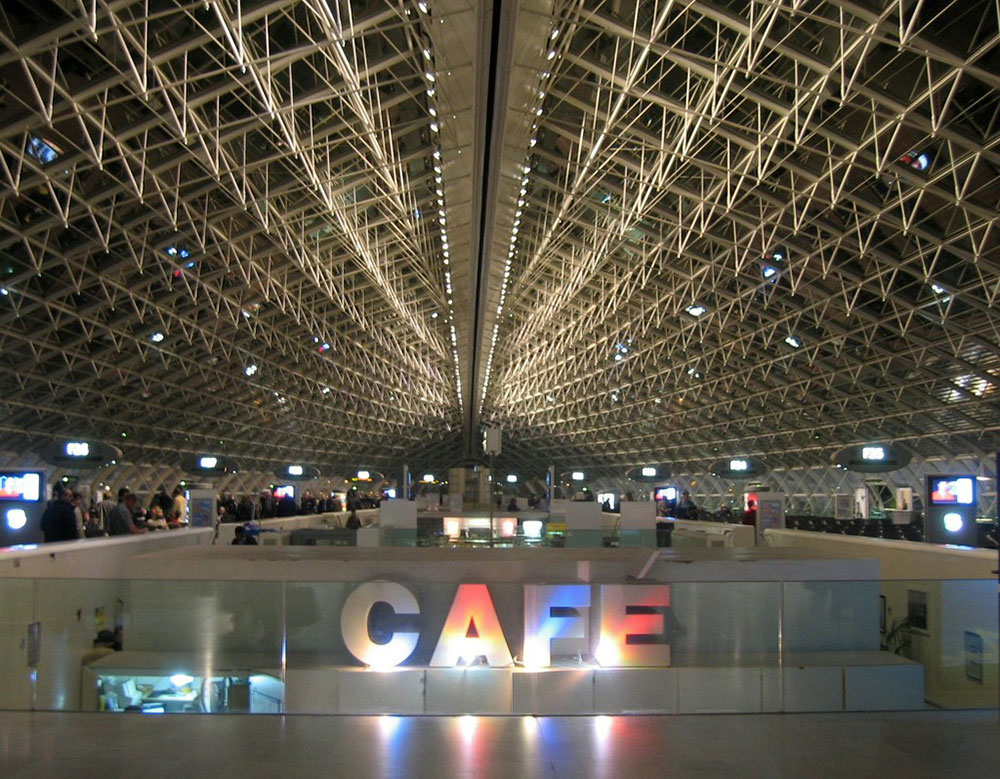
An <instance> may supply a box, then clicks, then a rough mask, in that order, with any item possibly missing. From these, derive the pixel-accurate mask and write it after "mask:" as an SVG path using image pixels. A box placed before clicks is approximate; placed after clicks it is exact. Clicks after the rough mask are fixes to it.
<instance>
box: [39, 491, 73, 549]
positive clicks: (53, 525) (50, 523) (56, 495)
mask: <svg viewBox="0 0 1000 779" xmlns="http://www.w3.org/2000/svg"><path fill="white" fill-rule="evenodd" d="M52 494H53V498H52V500H51V501H49V505H48V506H46V508H45V513H44V514H42V521H41V527H42V533H43V534H44V536H45V543H47V544H48V543H51V542H53V541H74V540H76V539H77V538H79V537H80V534H79V532H78V531H77V527H76V507H75V506H74V505H73V493H72V492H70V491H68V490H67V489H66V487H64V486H63V484H62V482H56V486H55V487H53V489H52Z"/></svg>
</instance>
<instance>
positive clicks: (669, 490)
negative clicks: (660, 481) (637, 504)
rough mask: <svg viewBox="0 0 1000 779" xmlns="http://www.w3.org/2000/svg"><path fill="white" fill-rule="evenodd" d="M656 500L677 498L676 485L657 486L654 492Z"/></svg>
mask: <svg viewBox="0 0 1000 779" xmlns="http://www.w3.org/2000/svg"><path fill="white" fill-rule="evenodd" d="M653 496H654V497H655V499H656V500H658V501H659V500H677V488H676V487H657V488H656V491H655V492H654V493H653Z"/></svg>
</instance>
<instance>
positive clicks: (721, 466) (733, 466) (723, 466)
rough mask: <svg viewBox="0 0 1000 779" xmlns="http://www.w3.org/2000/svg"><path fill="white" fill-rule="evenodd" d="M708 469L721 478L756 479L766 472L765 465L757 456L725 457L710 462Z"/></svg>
mask: <svg viewBox="0 0 1000 779" xmlns="http://www.w3.org/2000/svg"><path fill="white" fill-rule="evenodd" d="M710 470H711V472H712V474H714V475H715V476H718V477H719V478H722V479H756V478H758V477H760V476H763V475H764V474H765V473H767V465H766V464H765V463H764V461H763V460H761V459H759V458H757V457H742V456H740V457H725V458H723V459H722V460H716V461H715V462H714V463H712V467H711V469H710Z"/></svg>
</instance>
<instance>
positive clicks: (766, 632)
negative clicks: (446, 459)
mask: <svg viewBox="0 0 1000 779" xmlns="http://www.w3.org/2000/svg"><path fill="white" fill-rule="evenodd" d="M531 586H532V585H525V584H521V583H510V582H507V583H498V584H489V585H488V586H487V589H486V592H487V593H488V597H483V596H482V593H481V592H479V594H477V595H475V598H473V599H472V600H467V601H463V600H462V599H461V598H459V597H457V596H458V592H459V585H458V584H456V583H451V582H433V581H408V582H405V583H400V584H396V585H393V587H397V588H399V590H394V591H395V592H398V591H405V592H406V593H408V596H407V597H409V598H411V599H412V600H409V601H407V603H410V604H415V605H410V606H406V605H400V603H398V602H397V603H396V605H395V606H393V605H392V604H391V603H390V602H389V601H391V598H390V597H389V596H388V595H384V594H383V595H379V596H378V597H376V598H375V599H374V600H372V602H371V603H369V604H367V605H366V606H365V608H364V609H362V611H361V612H360V613H361V614H362V617H361V618H357V619H355V618H354V617H345V616H344V615H345V613H347V611H348V610H347V609H346V607H347V605H348V599H349V597H350V596H351V595H352V593H354V592H355V591H356V590H357V589H358V587H359V583H357V582H316V581H307V582H302V581H300V582H293V581H287V582H281V581H278V582H270V581H159V580H155V581H146V580H94V579H87V580H68V579H58V580H57V579H0V668H2V669H3V672H2V673H0V708H3V709H21V710H28V709H40V710H63V711H66V710H106V711H140V712H146V713H185V712H200V713H201V712H207V713H213V712H246V713H279V712H290V711H311V712H326V713H338V712H343V711H344V710H345V709H344V708H343V705H342V703H343V700H344V699H345V696H346V695H347V693H346V692H345V690H347V689H348V687H349V686H350V685H355V686H356V685H357V684H358V682H357V679H358V678H360V677H350V678H348V677H345V676H344V674H351V673H354V672H357V671H363V670H365V668H366V666H365V664H364V663H363V662H361V661H359V660H358V659H357V656H356V655H357V651H356V650H354V651H352V649H351V648H350V647H349V642H348V641H347V640H346V639H345V632H346V631H348V630H349V629H351V628H349V627H346V625H347V622H348V621H350V620H351V619H354V621H355V622H357V624H358V625H360V627H357V625H356V626H355V629H356V630H360V631H362V632H361V633H360V634H359V635H361V640H362V641H364V642H368V643H369V644H370V645H371V646H374V647H382V646H386V645H388V644H389V643H390V642H391V641H392V640H393V637H394V636H398V635H406V634H410V635H412V636H413V637H414V638H413V646H412V647H410V648H409V649H408V651H407V653H406V656H405V658H403V659H402V660H401V661H399V662H398V664H394V668H393V670H395V671H400V672H406V671H411V672H413V673H417V674H418V675H420V679H419V683H418V682H416V681H413V682H412V684H413V685H415V686H414V687H413V688H412V690H411V693H412V695H416V696H418V698H417V699H416V700H425V699H427V696H428V695H430V694H431V693H430V692H429V691H430V690H431V687H429V686H427V685H431V684H432V681H431V680H432V676H433V674H435V673H441V671H438V670H437V669H436V668H432V665H435V664H436V662H435V660H434V658H435V653H436V652H437V651H438V649H439V647H440V646H441V643H442V642H443V641H445V640H446V638H447V641H458V642H460V643H461V642H466V643H468V644H469V646H479V644H476V643H475V641H476V640H486V637H487V636H490V635H494V634H495V635H499V636H500V639H499V641H500V642H501V643H502V644H503V645H504V647H506V649H507V650H508V651H509V653H510V657H511V659H512V660H513V666H512V668H513V674H514V675H515V676H517V675H518V674H525V673H528V672H529V670H530V671H532V672H534V671H538V672H539V673H543V672H544V673H548V672H551V671H578V672H586V673H592V674H594V676H593V678H592V681H591V682H589V683H590V684H591V686H592V687H593V689H595V690H598V689H601V685H605V686H606V685H607V684H608V683H609V682H608V681H607V680H609V679H615V680H617V681H615V682H614V684H616V685H617V684H621V685H624V686H623V687H622V689H623V690H627V689H629V685H630V684H634V682H631V681H629V680H630V679H639V678H640V677H641V678H643V679H644V680H645V681H643V682H642V684H643V685H647V684H651V685H654V686H655V685H660V684H662V685H665V686H664V687H663V690H664V692H663V695H664V696H667V697H669V696H671V695H673V696H674V697H675V699H677V700H683V695H684V690H686V689H688V687H685V685H690V684H693V682H692V681H691V680H692V679H696V678H699V679H700V678H702V677H699V676H698V674H702V675H705V674H707V675H705V676H704V679H703V680H702V682H699V684H704V685H707V686H708V687H713V686H714V689H715V690H716V691H717V690H720V689H721V690H726V689H729V688H728V687H727V685H737V686H738V685H745V684H748V683H749V684H752V685H754V686H753V690H756V691H757V692H754V693H753V695H756V696H757V698H756V699H757V700H758V704H759V705H761V706H763V708H758V709H757V710H775V711H780V710H785V711H793V710H794V711H804V710H817V711H825V710H843V707H844V706H845V701H846V705H847V707H848V710H858V709H872V708H879V707H880V706H884V707H888V708H922V707H924V706H934V707H943V708H981V707H993V706H995V705H996V700H997V694H998V679H997V642H998V627H997V596H996V584H995V582H993V581H990V580H958V581H937V580H918V581H885V582H878V581H809V582H803V581H784V582H781V581H777V582H775V581H770V582H707V581H706V582H675V583H671V584H669V585H662V584H658V583H649V582H645V581H644V582H641V583H627V584H620V585H607V586H604V585H600V584H582V583H580V582H572V583H566V584H560V585H551V584H550V585H547V587H549V589H546V590H544V596H545V597H546V598H554V600H550V601H545V603H544V604H543V606H544V608H543V609H542V610H541V611H538V609H537V608H536V606H537V603H536V601H537V599H538V598H539V597H541V595H539V594H538V593H540V592H542V590H538V591H533V590H530V587H531ZM553 587H554V588H555V589H553ZM607 587H619V588H623V590H622V592H621V593H619V594H614V593H612V594H614V597H612V596H611V594H609V593H610V591H609V590H608V589H607ZM664 587H666V588H667V589H666V590H664V589H662V588H664ZM634 588H640V589H634ZM657 588H660V589H657ZM556 591H558V594H557V595H553V594H552V593H553V592H556ZM650 593H652V596H655V597H653V600H649V596H650ZM470 597H471V596H470ZM379 598H382V599H383V600H379ZM386 598H388V600H384V599H386ZM477 598H478V600H477ZM559 598H563V600H559ZM657 598H659V599H658V600H657ZM470 604H472V605H470ZM529 604H534V605H529ZM609 604H617V605H615V606H614V608H618V609H619V611H620V612H621V613H620V614H619V615H618V616H617V617H615V619H614V620H611V621H609V618H608V617H607V612H608V611H609V610H611V609H612V608H613V607H612V606H611V605H609ZM622 604H624V606H623V605H622ZM456 609H457V611H456ZM462 609H471V610H470V611H468V613H467V614H466V612H464V611H462ZM531 609H535V610H534V611H532V610H531ZM491 614H492V615H493V616H492V617H491V616H490V615H491ZM538 614H541V615H542V616H541V617H537V615H538ZM456 615H457V616H456ZM531 615H536V616H535V617H532V616H531ZM356 616H357V615H355V617H356ZM494 617H495V624H493V619H494ZM358 619H360V621H358ZM456 619H457V620H458V621H459V623H460V624H459V625H458V631H457V632H456V631H455V623H454V620H456ZM483 620H485V622H484V621H483ZM532 620H534V621H532ZM609 624H613V625H617V626H618V627H617V628H609V627H608V625H609ZM449 626H450V627H449ZM609 630H612V631H613V630H619V632H620V633H622V635H619V636H618V639H620V641H619V644H620V647H619V649H620V650H621V652H622V655H621V656H622V657H624V656H625V655H630V654H631V652H632V649H631V648H632V647H633V645H643V644H653V645H667V646H669V660H668V661H667V662H661V661H655V662H653V663H651V664H648V665H643V662H642V661H640V662H639V663H638V667H636V668H627V669H623V670H618V667H619V665H624V664H625V663H624V662H623V661H621V658H619V657H618V656H617V655H608V654H607V653H606V652H605V653H604V654H602V646H601V645H602V643H606V642H605V639H607V638H608V631H609ZM449 631H451V632H450V633H449ZM496 631H499V633H496ZM625 633H627V634H628V635H627V636H626V635H624V634H625ZM540 636H541V639H540V638H539V637H540ZM611 638H612V639H615V636H614V635H612V636H611ZM542 639H544V641H545V642H546V644H545V646H546V654H545V658H546V659H545V661H544V663H543V664H542V666H541V667H536V666H535V665H531V664H530V663H529V666H530V668H526V667H525V665H524V663H525V662H526V660H530V658H529V657H527V655H528V654H529V652H528V651H527V650H528V649H529V644H530V645H532V646H535V644H532V642H537V641H538V640H542ZM470 642H471V643H470ZM483 646H485V645H483ZM462 651H464V650H458V652H459V654H458V655H456V657H458V658H459V659H458V660H457V661H456V662H450V661H449V662H448V664H449V665H451V666H457V669H456V670H461V671H466V670H469V671H471V670H475V671H476V672H479V673H486V674H487V675H486V676H480V677H476V678H477V679H478V680H479V681H477V682H476V684H487V682H486V681H483V680H488V679H490V678H493V677H491V676H490V675H489V674H490V672H491V671H493V670H494V669H491V668H488V667H487V666H488V665H495V664H496V663H493V662H491V661H490V654H489V652H487V651H486V650H480V649H475V650H470V652H471V654H469V656H463V655H462V654H461V652H462ZM637 656H643V657H645V656H646V655H641V653H640V654H639V655H637ZM609 657H611V660H610V661H609V659H608V658H609ZM616 658H617V659H616ZM713 669H714V670H713ZM720 669H722V670H726V673H728V674H729V675H728V676H725V677H719V679H715V677H714V676H712V674H717V673H719V672H720ZM442 670H446V669H442ZM612 670H613V674H612V675H609V676H604V675H603V674H605V673H606V672H608V671H612ZM614 673H617V674H619V675H618V676H614ZM664 673H665V674H667V676H662V674H664ZM504 674H508V675H509V674H510V671H509V670H505V671H504ZM629 674H632V676H629ZM642 674H647V676H646V677H642ZM649 674H652V676H649ZM670 675H673V676H672V677H671V678H673V681H671V680H670V678H668V677H669V676H670ZM496 676H497V678H499V677H500V676H503V674H499V675H496ZM366 678H367V677H366ZM372 678H374V677H372ZM380 678H381V677H380ZM390 678H392V674H389V675H388V676H384V679H390ZM408 678H409V677H406V676H405V674H404V675H403V676H397V677H395V678H394V680H393V681H392V684H395V683H397V682H398V683H400V684H403V683H404V682H405V684H411V682H410V681H405V680H406V679H408ZM435 678H436V677H435ZM463 678H464V677H463ZM505 678H506V677H505ZM588 678H589V677H588ZM470 679H471V677H470ZM713 679H714V681H712V680H713ZM602 680H603V681H602ZM748 680H749V681H748ZM385 683H386V684H388V683H389V682H385ZM541 683H542V682H540V681H538V682H532V683H531V684H532V685H535V686H537V685H539V684H541ZM449 684H454V685H456V686H455V688H454V689H456V690H460V689H464V687H463V685H468V684H471V681H462V682H459V681H455V680H453V681H451V682H449ZM504 684H507V685H508V686H509V685H510V684H513V689H514V693H513V697H511V695H508V698H509V702H508V703H505V704H504V705H507V706H510V707H512V708H511V710H510V713H522V712H521V711H518V710H517V706H518V705H519V704H518V697H517V696H518V693H517V690H518V689H519V688H518V685H519V684H522V682H521V681H518V680H517V679H515V681H514V682H509V681H507V682H504ZM594 685H596V686H594ZM670 685H674V687H671V686H670ZM915 685H916V686H915ZM470 689H471V688H470ZM477 689H478V688H477ZM484 689H485V688H484ZM532 689H534V688H532ZM539 689H541V688H539ZM657 689H659V688H657ZM671 690H673V692H671ZM677 690H680V692H677ZM880 690H881V691H882V692H879V691H880ZM873 691H874V692H873ZM914 691H915V692H914ZM389 692H392V691H391V690H390V691H389ZM536 692H537V691H536ZM557 692H558V691H557ZM352 694H353V693H352ZM372 694H374V693H372ZM388 694H389V693H387V695H388ZM407 694H410V693H407ZM484 694H485V693H484ZM532 694H536V693H532ZM553 694H556V693H553ZM624 694H625V693H623V695H624ZM401 695H402V698H401V700H402V699H404V698H405V697H406V696H405V695H403V694H402V693H401ZM592 695H596V693H592ZM753 695H750V696H749V697H748V700H749V699H752V698H753ZM419 696H423V697H422V698H421V697H419ZM852 696H853V697H852ZM879 696H882V697H879ZM647 697H648V696H647ZM387 700H388V701H389V703H386V704H384V706H385V708H386V712H387V713H393V709H392V701H393V698H392V696H391V695H389V697H388V698H387ZM427 700H429V699H427ZM594 700H596V699H594ZM304 701H308V703H306V702H304ZM510 701H512V702H510ZM760 701H763V703H759V702H760ZM768 701H770V703H768ZM522 703H523V702H522ZM627 704H628V701H627V700H625V702H624V703H623V704H622V706H627ZM380 705H381V704H380ZM414 705H415V706H416V705H422V704H414ZM594 705H595V706H598V704H597V703H595V704H594ZM769 706H770V707H771V708H768V707H769ZM838 707H839V708H838ZM501 710H502V709H501ZM596 710H601V709H600V707H599V706H598V708H597V709H596ZM641 710H649V705H648V704H647V705H646V707H645V708H644V709H641ZM653 710H656V709H655V707H654V709H653ZM663 710H664V711H674V710H676V709H671V708H670V706H668V705H665V707H664V709H663ZM395 713H413V712H412V711H411V710H410V709H406V708H405V707H403V708H401V710H400V711H399V712H395Z"/></svg>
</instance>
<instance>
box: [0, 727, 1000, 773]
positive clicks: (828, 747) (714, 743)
mask: <svg viewBox="0 0 1000 779" xmlns="http://www.w3.org/2000/svg"><path fill="white" fill-rule="evenodd" d="M998 725H1000V718H998V716H997V712H995V711H992V712H990V711H985V712H984V711H980V712H968V711H967V712H938V711H921V712H903V713H871V714H792V715H789V714H766V715H753V714H742V715H690V716H579V717H533V716H520V717H516V716H508V717H489V716H472V715H466V716H460V717H433V716H420V717H406V716H388V715H387V716H373V717H347V716H343V717H336V716H306V715H299V716H285V717H282V716H240V715H176V716H172V715H164V716H161V717H157V718H156V719H155V727H153V725H152V723H151V720H150V718H148V717H142V716H138V715H129V714H124V713H123V714H112V715H108V714H106V713H103V714H102V713H95V714H82V713H81V714H60V713H49V712H35V713H27V712H0V776H3V777H4V779H12V778H13V777H47V776H81V775H89V774H87V773H86V771H84V772H83V773H82V774H81V773H80V769H81V766H91V767H95V768H96V767H97V766H98V765H99V766H100V773H95V774H93V775H95V776H98V775H99V776H102V777H107V776H117V775H125V773H126V772H128V771H130V770H131V769H133V768H134V767H136V766H140V765H141V766H142V767H143V771H142V775H143V776H164V777H167V776H169V777H176V776H194V775H203V774H204V773H205V772H206V771H211V772H212V775H213V776H233V777H241V778H242V777H255V776H270V775H273V776H294V777H300V776H324V777H325V776H351V777H368V776H400V777H411V776H428V777H435V779H437V778H438V777H451V776H469V777H472V776H475V777H481V776H497V777H505V778H506V777H521V776H559V777H562V776H565V777H573V778H574V779H579V777H591V776H608V777H619V776H627V777H630V779H631V777H646V776H649V777H653V776H656V777H659V776H665V775H668V774H670V775H677V776H692V775H694V776H698V777H703V776H733V775H735V774H738V775H740V776H779V775H785V776H816V775H820V774H821V775H824V776H834V775H877V774H880V773H886V774H892V775H900V776H906V777H908V778H909V779H915V778H916V777H923V776H944V775H948V776H963V775H968V776H984V775H987V774H986V773H984V772H988V771H989V770H990V769H988V768H987V766H994V767H995V766H996V765H998V764H1000V741H998V739H997V738H996V733H997V728H998ZM95 733H99V734H100V737H99V741H100V744H101V745H106V747H107V748H104V746H101V747H100V752H101V758H100V762H99V763H95V762H94V757H95V751H94V750H95V749H96V748H97V747H96V746H95V744H96V742H95V740H94V738H95V736H94V734H95ZM54 745H58V748H53V746H54ZM153 755H155V756H157V757H156V758H155V760H151V756H153ZM820 767H821V770H820ZM137 775H138V774H137Z"/></svg>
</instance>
